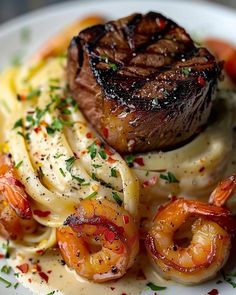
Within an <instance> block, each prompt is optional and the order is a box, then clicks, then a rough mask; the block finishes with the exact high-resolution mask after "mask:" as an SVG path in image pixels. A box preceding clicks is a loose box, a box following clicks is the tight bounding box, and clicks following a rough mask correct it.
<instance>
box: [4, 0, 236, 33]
mask: <svg viewBox="0 0 236 295" xmlns="http://www.w3.org/2000/svg"><path fill="white" fill-rule="evenodd" d="M99 2H100V3H102V4H104V3H108V4H109V5H113V4H114V3H118V2H119V4H120V3H121V2H123V3H126V4H127V3H132V4H133V3H135V2H143V0H128V1H127V0H116V1H112V2H111V1H110V0H99ZM152 2H153V3H155V4H156V3H157V0H145V4H146V3H152ZM94 3H97V0H80V1H77V0H70V1H66V2H62V3H53V4H50V5H47V6H45V7H42V8H38V9H36V10H33V11H30V12H26V13H23V14H22V15H19V16H16V17H14V18H12V19H10V20H7V21H6V22H3V23H2V24H0V38H2V37H3V36H4V35H7V34H8V33H11V32H12V31H14V30H15V29H17V27H18V25H20V26H21V27H24V26H27V25H29V24H31V23H34V22H38V21H40V20H43V19H44V18H46V17H48V16H49V15H50V14H52V15H55V10H56V9H58V10H59V11H60V12H61V11H63V8H67V9H68V8H72V7H73V6H78V7H79V6H83V7H89V6H93V4H94ZM158 3H160V4H162V5H163V4H164V5H170V4H171V3H172V4H175V5H176V3H180V5H184V6H191V7H193V6H195V7H196V8H199V7H201V8H203V7H204V8H205V9H214V10H215V11H216V12H222V10H223V11H224V13H227V14H229V15H231V16H232V17H233V16H234V17H236V9H234V8H230V7H228V6H225V5H223V4H220V3H211V2H207V1H204V0H199V1H195V0H158Z"/></svg>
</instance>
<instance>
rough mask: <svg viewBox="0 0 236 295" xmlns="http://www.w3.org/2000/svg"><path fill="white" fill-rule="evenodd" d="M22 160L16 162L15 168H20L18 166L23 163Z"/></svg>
mask: <svg viewBox="0 0 236 295" xmlns="http://www.w3.org/2000/svg"><path fill="white" fill-rule="evenodd" d="M23 162H24V161H23V160H21V161H20V162H18V163H17V164H16V165H15V168H16V169H19V168H20V166H21V165H22V164H23Z"/></svg>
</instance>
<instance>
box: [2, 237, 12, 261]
mask: <svg viewBox="0 0 236 295" xmlns="http://www.w3.org/2000/svg"><path fill="white" fill-rule="evenodd" d="M2 250H3V252H4V256H5V258H9V257H10V252H9V251H10V248H9V241H7V242H6V243H3V244H2Z"/></svg>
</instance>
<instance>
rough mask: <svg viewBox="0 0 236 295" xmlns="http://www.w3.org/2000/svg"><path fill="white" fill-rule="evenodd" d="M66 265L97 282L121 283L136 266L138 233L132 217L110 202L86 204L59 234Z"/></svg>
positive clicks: (70, 217) (58, 239) (66, 222)
mask: <svg viewBox="0 0 236 295" xmlns="http://www.w3.org/2000/svg"><path fill="white" fill-rule="evenodd" d="M57 241H58V245H59V248H60V250H61V253H62V256H63V258H64V260H65V262H66V264H67V265H68V266H70V267H72V268H73V269H75V270H76V271H77V273H78V274H79V275H81V276H83V277H85V278H87V279H89V280H93V281H95V282H104V281H108V280H112V279H117V278H119V277H121V276H123V275H124V274H125V272H126V271H127V269H128V268H130V267H131V266H132V264H133V263H134V260H135V257H136V255H137V253H138V250H139V237H138V229H137V226H136V224H135V222H134V220H133V218H132V217H131V216H130V215H129V213H128V212H127V211H126V210H125V209H123V208H121V207H120V206H118V205H117V204H114V203H112V202H109V201H107V200H101V201H99V200H83V201H81V203H80V204H79V207H78V208H77V210H76V213H75V214H73V215H71V216H69V217H68V218H67V220H66V221H65V225H64V226H62V227H60V228H59V229H58V230H57Z"/></svg>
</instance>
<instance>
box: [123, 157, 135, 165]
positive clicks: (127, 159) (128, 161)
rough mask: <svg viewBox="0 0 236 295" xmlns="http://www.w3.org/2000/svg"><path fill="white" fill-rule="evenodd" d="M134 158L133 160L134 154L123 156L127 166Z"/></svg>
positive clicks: (131, 163)
mask: <svg viewBox="0 0 236 295" xmlns="http://www.w3.org/2000/svg"><path fill="white" fill-rule="evenodd" d="M134 160H135V156H133V155H128V156H127V157H126V158H125V161H126V163H127V164H128V165H129V166H130V165H133V163H134Z"/></svg>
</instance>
